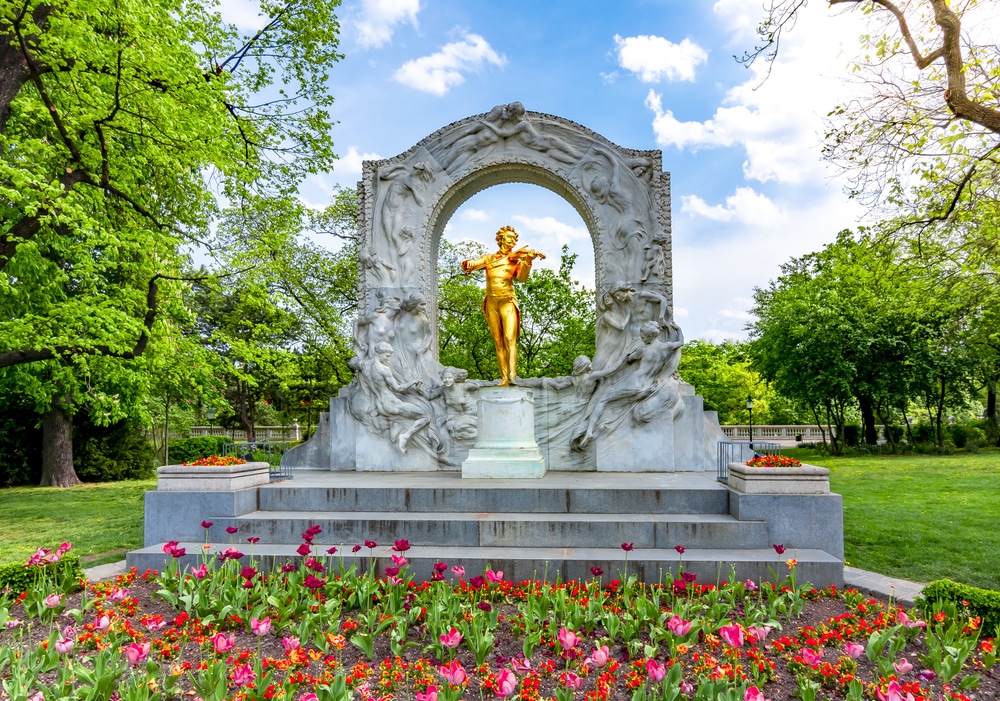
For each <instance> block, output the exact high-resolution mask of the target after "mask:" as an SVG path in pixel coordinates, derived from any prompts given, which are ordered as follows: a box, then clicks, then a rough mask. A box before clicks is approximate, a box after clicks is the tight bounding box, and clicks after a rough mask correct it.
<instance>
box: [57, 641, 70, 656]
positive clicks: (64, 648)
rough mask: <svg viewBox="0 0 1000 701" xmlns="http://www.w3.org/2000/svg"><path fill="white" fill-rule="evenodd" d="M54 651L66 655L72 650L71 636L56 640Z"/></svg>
mask: <svg viewBox="0 0 1000 701" xmlns="http://www.w3.org/2000/svg"><path fill="white" fill-rule="evenodd" d="M56 652H58V653H59V654H60V655H67V654H69V653H71V652H73V638H63V639H62V640H57V641H56Z"/></svg>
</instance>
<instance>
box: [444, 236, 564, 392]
mask: <svg viewBox="0 0 1000 701" xmlns="http://www.w3.org/2000/svg"><path fill="white" fill-rule="evenodd" d="M515 243H517V232H516V231H514V227H512V226H503V227H500V231H498V232H497V245H498V246H499V247H500V250H499V251H498V252H497V253H490V254H489V255H485V256H483V257H482V258H477V259H476V260H463V261H462V272H464V273H465V274H469V273H471V272H473V271H475V270H485V271H486V299H484V300H483V315H484V316H485V317H486V325H487V326H488V327H489V329H490V335H491V336H493V342H494V343H495V344H496V347H497V363H498V364H499V365H500V385H501V386H506V385H512V384H514V380H515V379H516V378H517V337H518V336H519V335H520V333H521V310H520V308H519V307H518V306H517V296H516V295H515V294H514V280H517V281H518V282H524V281H525V280H527V279H528V273H530V272H531V262H532V261H533V260H534V259H535V258H545V255H544V254H542V253H539V252H538V251H533V250H531V249H530V248H527V247H525V246H521V247H520V248H518V249H517V250H514V244H515Z"/></svg>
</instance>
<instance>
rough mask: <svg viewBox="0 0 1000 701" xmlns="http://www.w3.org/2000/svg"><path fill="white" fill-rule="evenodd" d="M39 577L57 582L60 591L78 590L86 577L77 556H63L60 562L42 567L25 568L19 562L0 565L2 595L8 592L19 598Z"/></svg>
mask: <svg viewBox="0 0 1000 701" xmlns="http://www.w3.org/2000/svg"><path fill="white" fill-rule="evenodd" d="M39 577H45V578H48V579H50V580H52V581H53V582H55V588H56V589H57V590H59V591H70V590H73V589H76V587H77V584H78V582H79V581H80V580H81V579H83V577H84V574H83V570H82V569H80V558H79V557H77V556H76V555H63V557H62V559H61V560H60V561H59V562H53V563H50V564H48V565H43V566H41V567H25V566H24V565H23V564H22V563H19V562H15V563H13V564H10V565H0V593H2V592H4V591H5V590H6V591H9V592H10V593H12V594H14V595H15V596H17V595H19V594H21V592H24V591H27V590H28V589H30V588H31V587H32V586H33V585H34V584H35V582H36V581H37V578H39Z"/></svg>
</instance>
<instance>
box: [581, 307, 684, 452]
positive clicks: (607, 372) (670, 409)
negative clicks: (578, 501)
mask: <svg viewBox="0 0 1000 701" xmlns="http://www.w3.org/2000/svg"><path fill="white" fill-rule="evenodd" d="M669 327H670V328H669V332H670V335H671V338H672V340H664V339H662V338H660V334H661V328H660V325H659V324H658V323H656V322H655V321H647V322H646V323H645V324H643V326H642V329H641V330H640V339H641V341H642V345H641V346H639V347H637V348H635V349H633V350H631V351H629V353H628V354H627V355H626V356H625V357H624V358H623V359H622V361H621V362H620V363H619V364H617V365H614V366H609V367H607V368H606V369H604V370H600V371H595V372H593V373H591V375H592V377H593V378H594V379H595V380H600V384H599V385H598V387H597V389H596V390H595V391H594V394H593V395H592V396H591V397H590V401H589V402H588V404H587V407H586V409H585V410H584V412H583V416H582V418H581V419H580V422H579V424H578V425H577V429H576V433H575V435H574V436H573V439H572V441H571V445H572V447H573V448H574V449H575V450H583V449H584V448H586V447H587V445H588V444H589V443H590V442H591V441H592V440H594V438H596V437H597V436H599V435H601V434H602V433H607V432H610V431H613V430H615V429H616V428H618V427H619V426H621V425H622V424H623V423H624V422H625V421H626V420H627V419H631V422H632V424H633V425H638V424H642V423H648V422H649V421H650V420H651V419H652V418H653V417H654V416H663V415H666V417H667V419H668V420H670V421H673V419H674V418H676V414H677V410H678V409H680V408H681V404H680V392H679V391H678V388H677V386H676V381H675V380H674V379H673V378H672V375H673V374H674V372H675V371H676V370H677V364H678V363H679V362H680V353H681V347H682V346H683V345H684V337H683V334H681V331H680V329H679V328H678V327H677V325H676V324H673V323H671V324H670V325H669Z"/></svg>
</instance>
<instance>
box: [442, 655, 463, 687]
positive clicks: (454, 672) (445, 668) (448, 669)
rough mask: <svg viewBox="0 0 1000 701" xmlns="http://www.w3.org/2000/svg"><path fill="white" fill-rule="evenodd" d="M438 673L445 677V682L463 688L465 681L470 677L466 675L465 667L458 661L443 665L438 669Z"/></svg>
mask: <svg viewBox="0 0 1000 701" xmlns="http://www.w3.org/2000/svg"><path fill="white" fill-rule="evenodd" d="M438 672H439V673H440V674H441V676H442V677H444V680H445V681H446V682H448V683H449V684H454V685H456V686H461V685H462V684H464V683H465V679H466V677H467V676H468V675H466V673H465V667H463V666H462V663H461V662H459V661H458V660H452V661H451V662H449V663H448V664H444V665H441V666H440V667H438Z"/></svg>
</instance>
